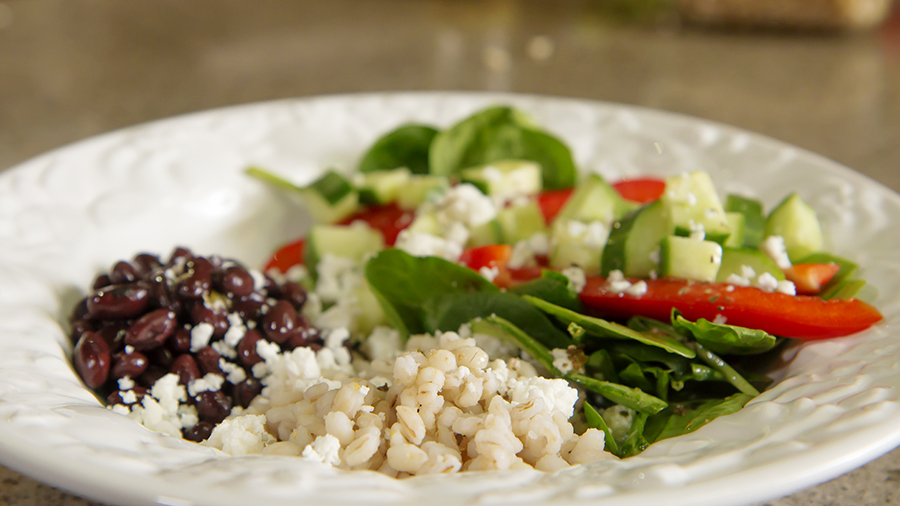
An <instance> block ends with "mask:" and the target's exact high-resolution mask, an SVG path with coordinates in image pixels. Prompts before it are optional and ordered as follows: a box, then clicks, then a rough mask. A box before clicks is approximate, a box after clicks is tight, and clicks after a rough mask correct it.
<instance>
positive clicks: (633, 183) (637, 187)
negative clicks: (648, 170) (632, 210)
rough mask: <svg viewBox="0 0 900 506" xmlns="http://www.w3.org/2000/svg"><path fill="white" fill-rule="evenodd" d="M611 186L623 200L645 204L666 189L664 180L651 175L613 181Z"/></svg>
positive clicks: (655, 198) (658, 196)
mask: <svg viewBox="0 0 900 506" xmlns="http://www.w3.org/2000/svg"><path fill="white" fill-rule="evenodd" d="M612 187H613V188H615V190H616V191H617V192H619V195H621V196H622V198H623V199H625V200H630V201H632V202H640V203H641V204H647V203H649V202H653V201H654V200H657V199H659V198H660V197H661V196H662V194H663V192H664V191H665V190H666V182H665V181H664V180H662V179H657V178H653V177H645V178H640V179H623V180H622V181H617V182H615V183H613V184H612Z"/></svg>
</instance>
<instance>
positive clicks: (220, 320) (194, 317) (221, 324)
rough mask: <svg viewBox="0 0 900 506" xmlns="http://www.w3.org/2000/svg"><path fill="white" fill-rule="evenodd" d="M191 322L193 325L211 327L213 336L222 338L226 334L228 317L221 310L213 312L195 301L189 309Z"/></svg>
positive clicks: (200, 302)
mask: <svg viewBox="0 0 900 506" xmlns="http://www.w3.org/2000/svg"><path fill="white" fill-rule="evenodd" d="M191 321H192V322H193V323H194V325H199V324H201V323H208V324H210V325H212V327H213V336H215V337H222V336H224V335H225V332H228V327H229V324H228V316H227V315H226V313H225V312H224V311H223V310H217V311H213V310H212V309H209V308H208V307H206V306H205V305H204V304H203V302H202V301H197V302H196V303H194V306H193V307H192V308H191Z"/></svg>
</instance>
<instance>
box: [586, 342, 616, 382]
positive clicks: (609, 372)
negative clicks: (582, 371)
mask: <svg viewBox="0 0 900 506" xmlns="http://www.w3.org/2000/svg"><path fill="white" fill-rule="evenodd" d="M585 367H586V368H587V371H588V373H589V374H590V375H591V376H595V377H597V376H598V375H599V379H603V380H605V381H609V382H611V383H620V381H619V375H618V373H616V368H615V366H614V365H613V359H612V357H611V356H610V355H609V352H608V351H606V350H598V351H595V352H594V353H591V356H590V357H588V361H587V364H585Z"/></svg>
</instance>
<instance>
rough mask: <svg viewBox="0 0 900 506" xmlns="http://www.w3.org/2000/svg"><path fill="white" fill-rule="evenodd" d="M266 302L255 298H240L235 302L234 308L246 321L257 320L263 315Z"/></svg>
mask: <svg viewBox="0 0 900 506" xmlns="http://www.w3.org/2000/svg"><path fill="white" fill-rule="evenodd" d="M265 305H266V303H265V302H263V301H261V300H255V299H253V298H249V297H248V298H245V299H240V300H237V301H235V302H234V304H233V305H232V309H233V310H234V312H235V313H237V314H238V316H240V317H241V320H244V321H245V322H249V321H257V320H259V318H260V317H261V316H262V308H263V306H265Z"/></svg>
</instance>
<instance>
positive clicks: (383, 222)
mask: <svg viewBox="0 0 900 506" xmlns="http://www.w3.org/2000/svg"><path fill="white" fill-rule="evenodd" d="M414 217H415V212H414V211H405V210H403V209H400V207H399V206H397V204H393V203H392V204H387V205H384V206H372V207H367V208H365V209H363V210H362V211H359V212H358V213H356V214H354V215H352V216H350V217H349V218H345V219H344V221H342V222H340V223H339V224H340V225H349V224H351V223H353V222H355V221H363V222H365V223H366V224H368V225H369V226H370V227H372V228H374V229H375V230H378V231H379V232H381V235H382V236H384V243H385V244H387V245H388V246H393V245H394V243H395V242H397V236H398V235H399V234H400V232H401V231H402V230H403V229H404V228H406V227H408V226H409V224H410V223H412V220H413V218H414Z"/></svg>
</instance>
